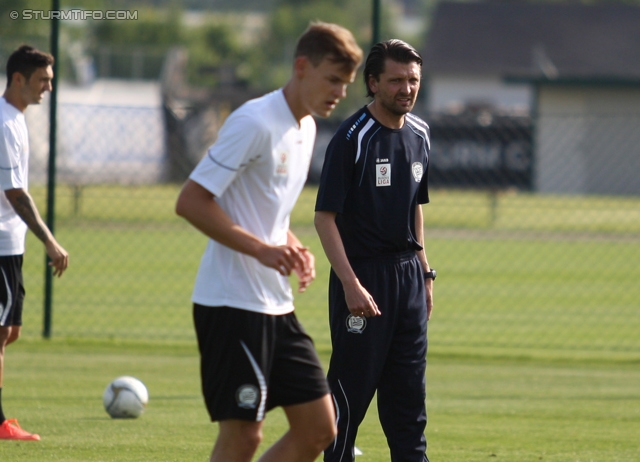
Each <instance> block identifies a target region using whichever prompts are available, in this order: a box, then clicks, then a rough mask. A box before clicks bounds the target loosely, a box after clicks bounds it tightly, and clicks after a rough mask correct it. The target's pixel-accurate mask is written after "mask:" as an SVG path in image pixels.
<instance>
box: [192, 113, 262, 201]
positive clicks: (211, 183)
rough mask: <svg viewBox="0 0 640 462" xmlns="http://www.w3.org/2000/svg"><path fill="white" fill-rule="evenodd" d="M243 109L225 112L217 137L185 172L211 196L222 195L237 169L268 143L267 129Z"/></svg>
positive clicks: (258, 154)
mask: <svg viewBox="0 0 640 462" xmlns="http://www.w3.org/2000/svg"><path fill="white" fill-rule="evenodd" d="M247 112H248V111H246V110H243V108H240V109H238V110H237V111H236V112H235V113H233V114H231V115H230V116H229V118H228V119H227V120H226V122H225V123H224V124H223V126H222V128H221V129H220V132H219V134H218V139H217V140H216V142H215V143H214V144H213V145H212V146H211V147H210V148H209V150H208V151H207V154H206V155H205V156H204V157H203V158H202V160H201V161H200V163H199V164H198V165H197V166H196V168H195V169H194V170H193V172H192V173H191V175H190V176H189V178H190V179H191V180H193V181H195V182H196V183H198V184H200V185H201V186H203V187H204V188H206V189H207V190H209V191H210V192H211V193H212V194H213V195H215V196H218V197H220V196H222V194H224V191H225V190H226V189H227V187H228V186H229V185H230V184H231V182H232V181H233V180H234V178H235V177H236V176H237V175H238V173H240V172H241V171H242V170H243V169H244V168H245V167H246V166H247V165H248V164H249V163H251V162H255V161H257V160H258V159H259V157H260V156H261V155H263V153H264V152H265V149H264V146H265V144H267V145H268V144H269V132H268V130H266V129H265V128H264V127H263V126H262V125H261V123H260V122H259V121H258V120H257V119H256V118H255V117H252V116H251V115H250V114H247Z"/></svg>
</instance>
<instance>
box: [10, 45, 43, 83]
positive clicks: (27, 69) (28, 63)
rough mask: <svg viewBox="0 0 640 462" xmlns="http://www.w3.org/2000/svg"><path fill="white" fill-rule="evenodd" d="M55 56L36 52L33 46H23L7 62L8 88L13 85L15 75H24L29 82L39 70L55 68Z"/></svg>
mask: <svg viewBox="0 0 640 462" xmlns="http://www.w3.org/2000/svg"><path fill="white" fill-rule="evenodd" d="M53 62H54V59H53V56H51V55H50V54H49V53H44V52H42V51H40V50H36V49H35V48H33V47H32V46H29V45H22V46H21V47H20V48H18V49H17V50H16V51H14V52H13V53H11V56H9V59H8V60H7V87H8V86H9V85H11V78H12V77H13V74H14V73H16V72H19V73H20V74H22V75H24V76H25V78H26V79H27V80H29V78H30V77H31V74H33V73H34V72H35V71H36V70H37V69H40V68H41V67H47V66H53Z"/></svg>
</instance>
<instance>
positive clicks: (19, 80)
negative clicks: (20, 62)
mask: <svg viewBox="0 0 640 462" xmlns="http://www.w3.org/2000/svg"><path fill="white" fill-rule="evenodd" d="M14 82H15V83H16V84H17V85H20V86H24V84H25V83H27V78H26V77H25V76H24V75H22V73H21V72H18V71H16V72H14V73H13V74H12V75H11V84H13V83H14Z"/></svg>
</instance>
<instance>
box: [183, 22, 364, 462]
mask: <svg viewBox="0 0 640 462" xmlns="http://www.w3.org/2000/svg"><path fill="white" fill-rule="evenodd" d="M361 61H362V50H361V49H360V47H359V46H358V45H357V43H356V41H355V39H354V38H353V36H352V35H351V33H350V32H349V31H347V30H346V29H344V28H342V27H340V26H337V25H335V24H326V23H314V24H312V25H310V26H309V28H308V29H307V31H306V32H305V33H304V34H303V35H302V36H301V37H300V39H299V41H298V44H297V46H296V52H295V60H294V65H293V75H292V77H291V79H290V80H289V82H288V83H287V84H286V85H285V86H284V87H283V88H281V89H279V90H276V91H274V92H272V93H269V94H267V95H265V96H263V97H261V98H257V99H255V100H252V101H249V102H247V103H245V104H244V105H243V106H242V107H240V108H239V109H237V110H236V111H234V112H233V113H232V114H231V115H230V116H229V118H228V119H227V121H226V122H225V124H224V125H223V127H222V128H221V130H220V133H219V136H218V140H217V141H216V143H215V144H214V145H213V146H211V148H210V149H209V151H208V152H207V154H206V155H205V157H204V158H203V159H202V161H201V162H200V163H199V164H198V166H197V167H196V168H195V170H194V171H193V173H192V174H191V176H190V178H189V180H188V181H187V182H186V184H185V185H184V187H183V189H182V191H181V193H180V196H179V198H178V201H177V205H176V212H177V213H178V215H181V216H182V217H184V218H186V219H187V220H188V221H189V222H190V223H191V224H192V225H193V226H194V227H195V228H197V229H198V230H200V231H201V232H203V233H204V234H205V235H207V236H208V237H209V238H210V240H209V242H208V245H207V249H206V251H205V254H204V256H203V257H202V261H201V264H200V269H199V271H198V276H197V279H196V284H195V289H194V292H193V297H192V301H193V303H194V311H193V314H194V322H195V327H196V334H197V337H198V346H199V349H200V354H201V376H202V390H203V394H204V398H205V403H206V406H207V409H208V411H209V414H210V416H211V420H212V421H218V422H219V428H220V431H219V434H218V438H217V441H216V443H215V445H214V448H213V452H212V454H211V459H210V460H211V462H230V461H234V462H236V461H238V462H240V461H250V460H251V459H252V457H253V455H254V454H255V452H256V450H257V448H258V445H259V444H260V442H261V439H262V426H263V419H264V417H265V414H266V412H267V411H268V410H270V409H272V408H274V407H277V406H282V407H283V409H284V411H285V414H286V415H287V419H288V421H289V425H290V429H289V431H288V432H287V433H285V435H283V437H282V438H281V439H280V440H279V441H278V442H276V443H275V444H274V445H273V446H271V447H270V448H269V449H268V450H267V451H266V452H265V453H264V454H263V455H262V457H261V458H260V460H261V461H263V462H266V461H274V462H287V461H291V462H294V461H295V462H305V461H309V462H311V461H314V460H315V459H316V457H317V456H318V455H319V454H320V452H322V450H324V448H325V447H326V446H328V445H329V444H330V443H331V441H332V440H333V438H334V437H335V435H336V429H335V413H334V408H333V403H332V400H331V395H330V390H329V387H328V385H327V382H326V379H325V375H324V372H323V370H322V367H321V365H320V362H319V360H318V357H317V354H316V353H315V349H314V347H313V343H312V341H311V339H310V338H309V336H308V335H307V334H306V333H305V331H304V329H303V328H302V326H301V325H300V324H299V322H298V321H297V319H296V317H295V314H294V313H293V309H294V307H293V294H292V291H291V287H290V286H289V280H288V276H289V275H290V274H291V273H295V274H296V275H297V276H298V279H299V291H304V290H305V289H306V288H307V286H308V285H309V284H310V283H311V282H312V280H313V279H314V277H315V269H314V257H313V255H312V254H311V253H310V252H309V251H308V250H307V249H306V248H305V247H303V245H302V244H301V243H300V241H299V240H298V238H297V237H296V236H295V235H294V234H293V233H292V232H291V230H289V215H290V213H291V209H292V208H293V206H294V204H295V202H296V200H297V198H298V195H299V194H300V191H301V190H302V187H303V186H304V183H305V180H306V177H307V173H308V169H309V163H310V160H311V154H312V149H313V144H314V141H315V134H316V126H315V122H314V120H313V118H312V117H311V116H312V115H316V116H320V117H327V116H329V115H330V114H331V112H332V111H333V109H334V108H335V107H336V105H337V104H338V102H339V101H340V100H341V99H342V98H344V97H345V96H346V88H347V85H348V84H350V83H352V82H353V80H354V78H355V74H356V69H357V67H358V66H359V65H360V62H361Z"/></svg>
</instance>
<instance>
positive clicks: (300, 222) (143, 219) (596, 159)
mask: <svg viewBox="0 0 640 462" xmlns="http://www.w3.org/2000/svg"><path fill="white" fill-rule="evenodd" d="M46 113H47V109H46V107H45V106H44V105H43V106H42V107H37V108H36V107H33V108H30V109H29V111H28V119H29V124H30V133H31V137H32V159H31V160H32V164H31V173H32V188H31V189H32V193H33V195H34V197H35V199H36V201H37V203H38V204H39V206H40V208H41V210H43V207H44V203H45V186H44V178H46V167H47V162H46V161H47V152H48V146H47V140H48V134H47V132H48V128H47V127H48V125H47V124H48V121H47V117H46ZM424 117H425V119H427V120H428V121H429V122H430V125H431V128H432V158H431V162H432V163H431V170H430V172H429V181H430V185H431V203H430V204H428V205H426V206H424V210H425V229H426V240H427V251H428V255H429V260H430V263H431V264H432V265H433V266H434V267H435V268H437V270H438V275H439V276H438V280H437V282H436V311H435V312H434V317H433V321H432V323H431V324H430V334H429V335H430V343H431V345H432V348H436V349H444V350H445V351H449V352H455V351H457V350H459V349H464V350H465V351H468V350H469V349H472V350H475V351H478V352H482V351H496V352H501V351H503V352H504V351H507V350H509V351H519V350H523V351H524V350H528V349H536V350H542V351H545V350H549V351H551V350H560V351H566V352H572V354H586V355H592V354H601V353H602V354H612V353H615V354H621V355H630V356H633V357H635V358H637V357H638V355H639V354H640V336H639V335H638V332H640V310H639V309H638V308H640V289H638V284H637V281H638V280H639V279H640V265H638V261H640V194H639V193H640V191H638V184H639V181H638V178H639V177H640V153H639V152H638V147H637V146H640V142H638V141H640V140H638V136H639V135H638V131H637V127H638V122H640V120H639V117H640V115H638V116H628V115H627V116H624V117H622V116H620V117H609V118H607V119H606V120H596V121H594V120H585V119H584V118H579V117H570V116H557V117H556V118H555V119H549V118H547V119H545V120H544V125H541V124H540V123H536V122H538V121H535V120H531V119H529V118H513V117H511V118H508V117H502V118H501V117H497V116H491V115H486V114H484V115H478V114H476V115H474V116H473V117H470V118H465V117H453V116H442V115H431V116H429V115H425V116H424ZM166 127H167V124H166V122H165V118H164V116H163V112H162V109H161V108H159V107H146V108H143V107H126V106H122V107H93V106H91V105H74V104H64V103H63V104H60V106H59V130H60V132H59V147H58V159H59V160H58V185H57V191H56V210H57V211H56V234H57V236H58V238H59V240H60V242H61V243H62V245H63V246H65V247H66V248H67V250H68V251H69V253H70V255H71V264H70V268H69V270H68V272H67V273H66V274H65V275H64V277H63V278H61V279H59V280H57V281H56V283H55V288H54V307H53V326H52V332H53V336H54V337H83V338H98V339H105V338H112V339H128V340H141V341H165V340H170V341H183V340H185V341H191V340H192V339H193V329H192V322H191V304H190V295H191V289H192V286H193V281H194V279H195V274H196V270H197V266H198V264H199V259H200V257H201V255H202V252H203V250H204V247H205V244H206V239H205V237H204V236H202V235H201V234H199V233H198V232H197V231H195V230H193V229H192V228H191V227H190V226H189V225H188V224H187V223H186V222H184V221H183V220H181V219H180V218H178V217H177V216H175V214H174V211H173V207H174V204H175V199H176V197H177V194H178V192H179V189H180V185H179V184H177V183H171V182H168V181H167V178H171V172H169V171H168V170H167V169H168V166H169V165H171V164H172V162H170V161H169V159H170V158H171V153H170V152H168V151H169V149H168V148H167V145H168V143H167V140H168V139H170V137H171V136H174V134H168V133H167V132H166ZM332 130H333V127H332V126H331V125H330V124H329V125H325V124H324V123H321V124H320V133H319V137H318V143H317V146H316V153H315V157H314V162H313V165H312V171H311V173H310V178H311V179H312V180H313V179H315V178H317V175H318V169H319V168H320V166H321V163H322V162H321V158H322V151H323V149H324V146H325V145H326V143H327V142H328V139H330V137H331V133H332ZM594 130H599V131H595V132H594ZM585 134H586V136H585ZM203 152H204V151H203ZM314 199H315V186H314V185H313V184H312V183H310V184H309V186H308V188H305V191H304V192H303V195H302V197H301V200H300V201H299V203H298V206H297V208H296V210H295V213H294V214H293V217H292V226H293V228H294V230H295V231H296V232H297V233H298V234H299V235H300V236H301V238H302V240H303V241H304V242H305V243H308V244H309V245H310V246H311V248H312V250H313V251H314V252H315V254H316V256H317V260H318V269H319V274H318V279H317V281H316V283H315V284H314V285H313V287H312V288H311V289H310V290H309V291H308V292H307V293H305V294H303V295H300V296H298V297H297V299H296V305H297V308H298V312H299V316H300V317H301V318H302V320H303V323H305V325H306V327H307V329H308V330H309V331H310V333H311V334H312V336H313V337H314V339H315V340H316V343H317V345H318V346H319V348H329V344H330V342H329V333H328V325H327V315H326V283H327V278H328V274H327V271H328V268H327V265H326V263H324V261H325V258H324V255H323V253H322V249H321V246H320V244H319V241H318V239H317V237H316V235H315V231H314V229H313V204H314ZM28 239H29V240H28V244H27V245H28V249H27V254H26V255H25V277H26V281H25V282H26V288H27V299H26V307H25V310H26V312H25V327H24V330H23V332H24V334H25V336H38V335H40V332H41V326H42V321H41V318H42V310H41V307H42V294H41V292H42V290H43V289H42V287H43V274H44V270H43V262H44V255H43V251H42V247H41V245H40V244H39V243H38V242H37V241H36V240H35V238H34V237H33V236H32V235H31V234H30V235H29V238H28ZM293 285H295V281H293Z"/></svg>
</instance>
